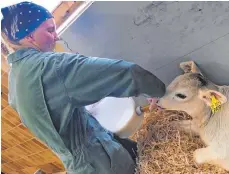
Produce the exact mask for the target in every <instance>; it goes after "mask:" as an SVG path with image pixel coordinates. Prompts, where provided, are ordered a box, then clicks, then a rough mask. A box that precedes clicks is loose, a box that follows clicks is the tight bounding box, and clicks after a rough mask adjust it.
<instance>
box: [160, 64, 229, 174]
mask: <svg viewBox="0 0 229 174" xmlns="http://www.w3.org/2000/svg"><path fill="white" fill-rule="evenodd" d="M180 67H181V69H183V70H184V72H185V74H183V75H180V76H178V77H177V78H175V79H174V80H173V81H172V82H171V84H170V85H169V86H168V87H167V89H166V93H165V95H164V96H163V97H162V98H160V99H159V101H158V106H160V107H162V108H165V109H168V110H180V111H185V112H186V113H188V114H189V115H190V116H191V117H192V120H185V121H179V122H175V124H176V125H178V126H179V127H180V128H182V129H184V130H186V131H188V130H191V131H192V132H194V133H196V134H198V135H199V136H200V138H201V139H202V140H203V142H204V143H205V144H206V148H201V149H197V150H196V151H195V152H194V160H195V161H196V163H198V164H202V163H209V164H214V165H218V166H220V167H222V168H224V169H226V170H227V171H229V102H228V100H229V86H218V85H216V84H214V83H213V82H211V81H210V80H208V79H207V78H206V77H204V76H203V74H202V73H201V72H200V70H199V68H198V67H197V66H196V64H195V63H194V62H192V61H189V62H183V63H181V64H180Z"/></svg>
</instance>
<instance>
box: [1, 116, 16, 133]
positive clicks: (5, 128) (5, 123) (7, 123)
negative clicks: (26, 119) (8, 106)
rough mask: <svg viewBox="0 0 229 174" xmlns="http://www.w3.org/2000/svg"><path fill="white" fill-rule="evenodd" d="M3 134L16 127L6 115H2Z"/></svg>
mask: <svg viewBox="0 0 229 174" xmlns="http://www.w3.org/2000/svg"><path fill="white" fill-rule="evenodd" d="M1 122H2V128H1V130H2V134H4V133H5V132H7V131H9V130H11V129H13V128H14V127H15V125H14V124H13V123H11V122H10V121H8V120H7V119H5V118H4V117H2V121H1Z"/></svg>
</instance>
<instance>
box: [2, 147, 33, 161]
mask: <svg viewBox="0 0 229 174" xmlns="http://www.w3.org/2000/svg"><path fill="white" fill-rule="evenodd" d="M31 153H32V152H30V151H28V150H27V149H25V148H23V147H21V146H20V145H17V146H14V147H12V148H9V149H7V150H5V151H3V152H2V155H4V156H7V157H8V158H9V159H10V160H11V161H16V160H17V159H20V158H23V157H26V156H28V155H30V154H31Z"/></svg>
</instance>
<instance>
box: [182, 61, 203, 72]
mask: <svg viewBox="0 0 229 174" xmlns="http://www.w3.org/2000/svg"><path fill="white" fill-rule="evenodd" d="M180 68H181V69H182V70H183V71H184V73H199V74H201V75H203V74H202V73H201V71H200V70H199V68H198V67H197V65H196V64H195V62H193V61H187V62H182V63H180Z"/></svg>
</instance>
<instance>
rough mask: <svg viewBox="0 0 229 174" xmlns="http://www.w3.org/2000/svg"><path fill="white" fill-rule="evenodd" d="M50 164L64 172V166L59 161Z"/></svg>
mask: <svg viewBox="0 0 229 174" xmlns="http://www.w3.org/2000/svg"><path fill="white" fill-rule="evenodd" d="M52 164H53V165H55V166H56V167H58V168H60V169H62V170H63V171H64V170H65V168H64V165H63V163H62V161H61V160H60V159H58V160H56V161H54V162H52Z"/></svg>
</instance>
